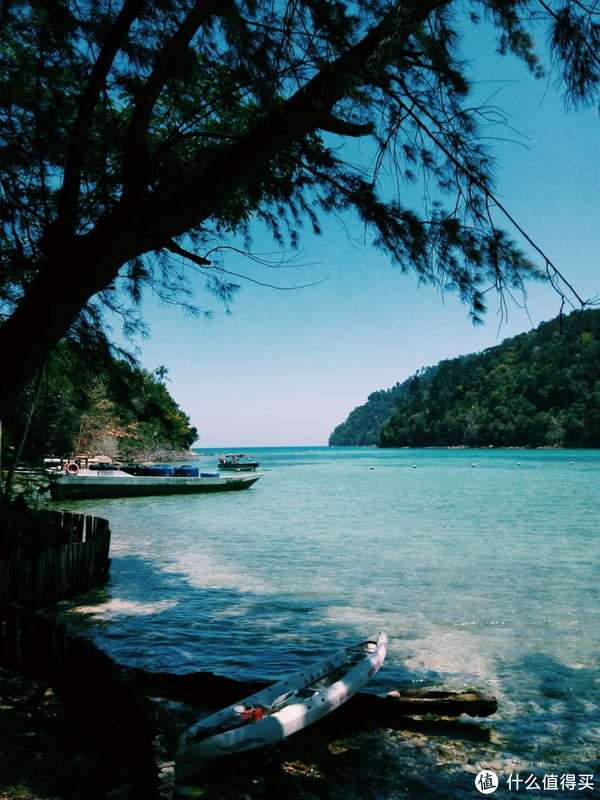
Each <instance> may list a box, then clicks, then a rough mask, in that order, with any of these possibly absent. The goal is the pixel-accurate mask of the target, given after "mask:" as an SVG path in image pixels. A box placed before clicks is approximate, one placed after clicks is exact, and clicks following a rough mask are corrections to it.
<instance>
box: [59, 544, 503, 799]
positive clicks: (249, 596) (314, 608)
mask: <svg viewBox="0 0 600 800" xmlns="http://www.w3.org/2000/svg"><path fill="white" fill-rule="evenodd" d="M113 569H114V571H115V575H118V581H115V583H118V593H117V591H116V590H115V588H114V585H113V586H111V584H109V585H108V586H107V587H106V588H105V589H102V590H96V591H95V592H92V593H90V594H88V595H86V596H85V597H82V598H78V600H77V602H76V603H75V602H71V603H65V604H62V609H61V617H62V618H63V619H65V620H67V621H68V623H69V626H70V627H71V628H72V629H74V630H76V631H79V632H82V633H84V634H86V635H90V636H92V637H93V638H94V639H95V641H96V642H97V643H98V644H99V646H100V647H102V648H103V649H105V650H106V651H107V652H109V653H110V655H112V656H113V657H114V658H115V659H116V660H117V661H119V662H121V663H125V664H131V665H135V666H138V667H139V666H142V667H146V668H148V669H154V670H158V669H163V668H165V665H168V666H166V668H167V669H170V670H171V671H175V672H180V673H183V672H192V671H201V670H210V671H214V672H217V673H220V674H224V675H228V676H231V677H237V678H240V677H242V678H251V677H252V678H254V679H259V678H260V679H267V680H269V679H276V678H278V677H279V676H280V675H281V674H284V673H285V672H288V671H290V669H297V668H298V667H299V666H301V665H304V664H306V662H307V660H313V659H315V658H319V657H320V656H322V655H325V654H326V653H327V652H329V651H330V650H331V649H332V648H337V647H340V646H344V645H345V644H352V643H354V642H355V641H356V640H357V638H359V637H360V636H362V634H364V633H369V632H368V631H366V632H365V631H360V632H359V631H358V630H357V628H356V627H355V626H352V625H351V624H350V623H348V622H346V623H345V624H344V623H339V624H338V623H333V622H331V621H324V617H325V616H326V613H325V612H326V611H327V608H328V603H327V601H325V600H323V599H318V600H317V599H315V600H314V602H313V603H312V604H308V603H307V601H306V597H305V598H303V599H302V601H295V600H294V598H292V597H289V596H288V595H286V594H285V593H283V592H282V593H279V594H269V595H260V594H258V593H254V592H247V591H245V592H244V591H241V590H235V589H234V590H232V589H229V588H228V589H223V588H202V587H197V586H193V585H190V583H189V581H188V580H187V576H186V575H185V574H182V573H176V572H164V571H161V570H159V569H157V568H156V566H155V565H154V564H153V562H152V561H149V560H145V559H143V558H141V557H139V556H123V557H116V558H115V559H114V561H113ZM267 612H268V613H267ZM140 615H143V618H144V621H143V625H140ZM117 616H118V618H119V619H118V623H119V624H118V625H112V624H111V622H112V620H114V619H115V617H117ZM190 620H193V622H190ZM265 620H268V623H266V622H265ZM290 631H294V633H293V634H292V635H290ZM274 637H282V638H283V637H286V638H287V639H288V640H289V648H288V660H287V661H285V662H284V661H282V660H279V661H274V660H273V657H272V651H271V649H270V646H269V642H270V641H271V640H272V639H273V638H274ZM169 648H170V649H171V650H173V648H175V649H176V650H177V652H178V653H185V652H189V653H190V654H191V657H189V658H183V659H181V660H180V661H179V662H177V661H176V659H175V658H174V657H173V653H172V652H170V653H169V652H168V650H169ZM244 648H254V649H255V650H258V651H262V652H263V656H262V658H261V659H259V660H256V659H253V662H254V664H256V665H257V666H256V667H255V669H260V673H253V674H251V675H250V674H248V673H247V671H245V670H244V665H243V659H242V653H243V650H244ZM278 649H281V647H279V648H278ZM393 673H394V680H393V683H394V684H395V685H399V684H401V685H402V686H405V687H411V686H419V687H422V686H424V685H427V684H430V683H434V682H435V675H434V674H432V673H431V672H427V673H426V674H421V673H419V672H414V671H411V670H409V669H407V668H406V667H404V666H402V665H401V664H394V666H393ZM440 682H441V677H440ZM388 683H389V681H380V680H376V681H375V683H374V685H373V687H372V688H373V690H374V691H378V692H381V693H384V692H385V691H386V690H387V688H389V687H388V686H387V685H386V684H388ZM240 699H241V698H240ZM179 732H180V731H179ZM490 736H491V734H490V729H489V728H488V727H486V726H480V725H477V724H476V723H474V722H473V723H472V722H467V723H461V722H451V721H439V722H434V721H427V720H418V719H417V720H411V719H408V718H407V719H402V718H393V717H391V716H390V718H389V719H386V720H385V727H382V726H381V721H375V720H373V719H367V718H365V717H358V716H354V715H353V713H352V711H351V707H346V708H343V709H340V711H339V713H335V714H333V715H331V717H329V718H328V719H326V720H323V721H322V722H321V723H320V724H319V725H316V726H313V727H311V728H310V729H308V730H307V731H304V732H301V733H299V734H297V735H295V736H294V737H292V738H290V739H289V740H286V741H285V742H283V743H281V744H280V745H279V746H278V747H276V748H274V749H271V750H268V751H259V752H257V753H255V754H248V755H246V756H243V757H240V758H238V759H236V761H235V769H231V768H223V767H222V766H221V767H217V768H216V769H213V770H209V771H208V772H206V773H205V774H203V775H202V776H200V777H199V781H198V782H197V787H196V791H197V792H199V793H200V794H199V795H198V796H204V797H215V798H216V797H225V798H232V800H233V798H236V800H237V798H239V797H244V796H249V797H251V798H255V797H267V796H269V797H273V796H277V797H290V798H304V799H305V800H310V798H311V797H312V798H316V797H321V798H327V800H329V798H332V799H333V798H353V797H356V798H357V800H358V798H360V800H362V798H369V797H373V798H386V800H387V798H392V797H411V798H412V797H414V798H429V797H439V796H444V797H461V796H463V793H464V796H472V785H473V778H472V775H471V774H470V773H468V772H465V771H464V770H463V769H462V764H463V763H464V761H465V759H466V757H467V753H468V752H469V750H471V749H472V748H474V749H475V750H477V752H479V751H480V750H481V752H484V751H485V752H488V751H489V747H490ZM459 767H460V768H459ZM440 792H441V793H442V794H440Z"/></svg>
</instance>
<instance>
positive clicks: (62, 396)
mask: <svg viewBox="0 0 600 800" xmlns="http://www.w3.org/2000/svg"><path fill="white" fill-rule="evenodd" d="M166 374H167V370H166V369H165V368H164V367H160V368H159V369H157V370H155V371H148V370H145V369H142V368H140V367H138V366H133V365H131V364H130V363H128V362H127V361H125V360H120V359H117V358H115V357H114V356H113V355H111V354H110V352H109V351H108V350H106V349H105V348H103V347H98V348H97V349H90V348H89V347H86V346H82V345H80V344H78V343H77V342H74V341H64V342H62V343H61V344H60V345H59V346H58V348H56V350H55V351H54V353H53V355H52V356H51V358H50V359H49V362H48V364H47V365H46V368H45V370H44V374H43V378H42V381H41V387H40V394H39V398H38V401H37V404H36V405H35V411H34V415H33V418H32V422H31V427H30V430H29V434H28V437H27V443H26V446H25V449H24V451H23V460H24V461H25V462H34V461H35V460H36V459H38V458H39V457H41V456H43V455H55V456H62V457H67V456H70V455H71V454H73V453H75V452H80V453H88V454H90V455H99V454H102V455H107V456H110V457H112V458H115V457H124V458H136V457H148V458H152V457H153V454H155V453H157V452H158V451H160V450H182V449H187V448H188V447H189V446H190V445H191V444H192V443H193V442H194V441H195V440H196V438H197V435H198V434H197V431H196V429H195V428H193V427H191V426H190V420H189V417H188V416H187V415H186V414H185V413H184V412H183V411H182V410H181V409H180V408H179V406H178V405H177V403H176V402H175V400H174V399H173V398H172V397H171V395H170V394H169V391H168V389H167V386H166V385H165V380H166ZM33 393H34V389H33V388H31V387H30V388H29V389H28V391H27V392H25V393H24V396H23V398H22V402H21V404H20V408H19V412H18V415H17V416H16V417H14V418H13V419H12V420H10V421H8V424H7V431H6V434H7V435H6V437H5V440H6V441H5V443H4V444H5V452H6V456H8V457H9V458H8V460H10V452H11V445H12V446H14V445H15V444H16V442H17V441H18V438H19V437H20V434H21V431H22V429H23V426H24V424H25V420H26V417H27V412H28V410H29V407H30V404H31V400H32V396H33Z"/></svg>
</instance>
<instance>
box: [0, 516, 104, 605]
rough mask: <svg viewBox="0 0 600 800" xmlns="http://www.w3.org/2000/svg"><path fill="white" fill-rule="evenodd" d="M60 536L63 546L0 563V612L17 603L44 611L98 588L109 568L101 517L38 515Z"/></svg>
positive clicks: (47, 548) (48, 548)
mask: <svg viewBox="0 0 600 800" xmlns="http://www.w3.org/2000/svg"><path fill="white" fill-rule="evenodd" d="M42 519H43V521H45V522H48V521H52V522H54V523H55V524H57V525H59V526H60V527H61V528H62V529H63V532H64V539H63V541H64V542H65V543H64V544H59V545H56V546H53V547H46V548H44V549H42V550H40V552H39V553H36V554H35V555H33V556H31V557H30V558H14V559H10V560H8V561H0V608H2V607H3V606H6V605H8V604H9V603H18V604H19V605H21V606H26V607H28V608H44V607H46V606H49V605H52V604H53V603H56V602H57V601H58V600H62V599H63V598H66V597H71V596H73V595H76V594H81V593H82V592H87V591H89V589H91V588H92V587H93V586H98V585H100V584H102V583H104V582H105V581H106V580H107V578H108V571H109V567H110V558H109V550H110V527H109V524H108V520H106V519H102V518H101V517H91V516H84V515H83V514H71V513H68V512H63V511H44V512H40V521H41V520H42Z"/></svg>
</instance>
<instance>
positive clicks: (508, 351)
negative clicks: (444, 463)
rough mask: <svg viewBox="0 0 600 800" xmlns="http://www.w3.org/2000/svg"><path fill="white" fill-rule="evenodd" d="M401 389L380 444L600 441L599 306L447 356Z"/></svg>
mask: <svg viewBox="0 0 600 800" xmlns="http://www.w3.org/2000/svg"><path fill="white" fill-rule="evenodd" d="M401 388H402V392H401V393H400V396H398V397H396V398H394V402H393V404H392V405H391V407H390V411H389V414H388V416H387V418H386V419H385V420H384V422H383V423H382V425H381V427H380V429H379V436H378V442H377V443H378V444H379V445H380V446H382V447H405V446H409V447H428V446H440V447H444V446H471V447H486V446H489V445H493V446H494V447H518V446H522V447H600V311H598V310H593V309H592V310H588V311H585V312H582V313H573V314H571V315H570V316H568V317H565V318H563V320H562V323H561V321H560V320H559V319H554V320H552V321H550V322H547V323H543V324H542V325H540V326H539V327H538V328H537V329H536V330H534V331H530V332H529V333H526V334H522V335H520V336H515V337H514V338H511V339H507V340H506V341H504V342H503V343H502V344H500V345H498V346H497V347H492V348H489V349H488V350H485V351H484V352H482V353H476V354H473V355H468V356H462V357H460V358H455V359H451V360H448V361H442V362H440V363H439V364H438V365H437V367H435V368H433V369H432V370H428V371H427V372H426V373H425V374H424V375H420V374H417V375H415V376H414V377H413V378H411V379H409V380H408V381H406V382H405V383H404V384H402V387H401ZM377 394H380V393H377ZM367 405H368V404H367ZM363 408H365V407H363ZM357 411H358V409H357ZM355 413H356V412H353V414H355ZM363 414H364V412H363ZM350 416H351V417H352V415H350ZM348 420H349V421H350V417H349V418H348ZM336 430H337V429H336ZM369 435H370V436H371V435H372V432H371V431H370V432H369ZM332 438H333V437H332ZM331 443H332V444H334V443H341V442H333V441H332V442H331ZM344 443H347V444H358V443H359V435H356V436H355V438H354V440H353V441H346V442H344Z"/></svg>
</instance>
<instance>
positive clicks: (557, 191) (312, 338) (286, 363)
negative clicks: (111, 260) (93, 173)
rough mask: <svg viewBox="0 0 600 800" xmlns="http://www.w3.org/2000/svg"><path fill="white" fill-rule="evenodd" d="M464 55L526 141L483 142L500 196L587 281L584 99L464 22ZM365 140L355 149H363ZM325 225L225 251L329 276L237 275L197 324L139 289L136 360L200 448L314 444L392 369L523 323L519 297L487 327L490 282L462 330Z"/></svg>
mask: <svg viewBox="0 0 600 800" xmlns="http://www.w3.org/2000/svg"><path fill="white" fill-rule="evenodd" d="M467 54H468V56H469V58H470V59H471V60H472V65H473V71H472V73H471V74H472V75H473V76H474V78H475V80H476V82H477V83H476V86H475V96H476V98H477V99H481V100H483V99H486V98H488V97H489V96H490V95H491V94H492V93H494V92H495V93H496V94H495V96H494V98H493V102H494V104H496V105H498V106H501V107H502V109H503V110H504V111H506V112H507V113H508V114H509V115H510V125H511V126H512V127H514V128H515V129H517V130H518V131H519V133H520V134H522V136H520V137H519V139H520V141H522V142H523V143H524V144H525V145H526V146H525V147H524V146H521V145H519V144H516V143H513V142H496V141H494V142H491V145H492V150H493V152H494V153H495V155H496V157H497V160H498V181H497V186H498V194H499V195H500V197H501V199H502V202H503V203H505V204H506V205H507V206H508V208H509V209H510V210H511V213H513V215H514V216H516V217H517V218H518V220H519V222H520V223H521V224H522V226H523V227H524V228H525V229H526V230H527V231H528V232H529V233H530V235H531V236H532V237H533V238H534V239H535V240H536V241H537V242H539V243H540V244H541V245H542V246H543V248H544V250H545V251H546V252H547V253H548V254H549V255H550V257H551V258H552V259H553V260H554V262H555V263H556V264H557V265H558V266H559V267H560V268H561V270H563V271H564V273H565V274H566V275H567V276H568V277H569V279H570V280H571V281H572V282H573V283H574V284H575V285H576V287H577V289H578V291H579V292H580V294H582V295H584V296H592V295H594V294H596V292H598V290H600V269H599V256H598V253H599V250H600V191H599V190H600V168H599V159H600V155H599V154H600V148H599V147H598V144H599V141H600V137H599V136H598V131H599V128H598V124H599V122H598V115H597V112H596V111H594V110H589V111H585V112H582V111H578V112H575V111H570V112H568V113H567V112H566V111H565V109H564V105H563V101H562V95H561V90H560V89H558V90H557V88H556V86H555V76H553V75H550V77H549V78H548V79H542V80H537V81H536V80H534V79H533V78H532V77H531V76H530V75H529V74H528V73H527V71H526V69H525V67H524V66H523V65H522V64H520V63H519V62H517V61H516V60H515V59H513V58H503V59H501V58H499V57H497V56H496V55H495V54H494V52H493V42H492V39H491V37H490V36H489V32H488V31H486V30H485V29H480V30H479V32H478V33H476V34H473V33H470V34H469V40H468V51H467ZM490 134H494V135H496V136H506V135H507V132H506V131H502V130H496V131H490ZM508 135H509V136H511V137H512V138H517V137H515V136H514V135H513V134H511V133H510V132H509V133H508ZM363 147H364V151H363V156H364V158H365V159H367V158H368V157H369V152H368V147H366V146H363ZM417 201H418V197H417ZM323 222H324V225H323V235H322V236H321V237H315V236H313V235H309V234H308V233H307V234H306V235H305V236H304V238H303V241H302V253H301V256H300V257H299V261H300V262H301V263H309V262H310V263H311V264H312V266H307V267H302V268H298V269H291V270H284V271H274V270H270V269H268V268H265V267H258V266H256V265H250V264H248V263H244V260H243V259H242V258H241V257H238V256H235V255H234V256H231V257H229V256H228V257H227V260H226V263H225V266H227V267H228V268H229V269H233V270H235V271H238V272H243V273H246V274H250V275H253V276H254V277H256V278H258V279H259V280H263V281H269V282H274V283H282V284H288V285H291V284H293V283H305V282H307V281H314V280H318V279H320V278H322V277H324V276H329V277H328V278H327V280H326V281H325V282H324V283H321V284H320V285H318V286H313V287H310V288H307V289H301V290H298V291H295V292H277V291H275V290H272V289H267V288H259V287H257V286H253V285H252V284H244V287H243V289H242V291H241V292H240V293H239V294H238V296H237V298H236V299H235V301H234V303H233V305H232V314H230V315H227V314H226V313H225V310H224V308H222V307H220V306H219V304H218V302H216V301H215V300H214V299H212V298H210V296H205V297H201V298H200V302H201V303H202V304H203V305H204V307H206V308H211V309H213V310H214V312H215V314H214V316H213V318H212V319H211V320H210V321H206V320H203V319H196V320H191V319H188V318H185V317H184V316H183V315H182V313H181V312H180V311H179V310H177V309H175V308H171V307H164V306H161V305H160V304H158V303H157V302H156V301H154V300H153V299H152V298H148V299H147V300H146V304H145V307H144V315H145V318H146V319H147V321H148V323H149V325H150V332H151V338H150V339H149V340H148V341H139V342H138V345H139V347H140V351H141V356H140V357H141V361H142V363H143V364H144V365H145V366H146V367H148V368H154V367H156V366H158V365H161V364H164V365H165V366H167V367H168V369H169V373H170V384H169V388H170V390H171V392H172V393H173V395H174V396H175V398H176V400H177V401H178V402H179V403H180V405H181V406H182V407H183V408H184V409H185V410H186V411H187V413H189V414H190V416H191V418H192V422H193V424H195V425H196V427H197V428H198V430H199V432H200V437H201V438H200V441H199V443H198V444H199V445H200V446H204V447H233V446H239V447H251V446H252V445H285V444H313V445H314V444H325V443H326V442H327V438H328V436H329V433H330V432H331V430H332V429H333V427H334V426H335V425H336V424H338V423H339V422H341V421H342V420H343V419H344V418H345V417H346V415H347V414H348V413H349V411H351V410H352V409H353V408H354V407H355V406H356V405H358V404H360V403H363V402H364V401H365V400H366V397H367V395H368V394H369V393H370V392H371V391H373V390H375V389H380V388H385V387H388V386H390V385H392V384H394V383H395V382H396V381H402V380H404V379H405V378H407V377H408V376H409V375H410V374H411V373H413V372H414V371H415V370H416V369H418V368H419V367H423V366H427V365H430V364H434V363H436V362H437V361H439V360H440V359H443V358H449V357H452V356H456V355H460V354H463V353H468V352H473V351H477V350H482V349H484V348H486V347H489V346H491V345H494V344H497V343H499V342H500V341H501V340H502V339H504V338H506V337H508V336H512V335H514V334H516V333H520V332H522V331H525V330H529V329H530V328H531V322H530V320H529V318H528V316H527V314H526V313H525V312H524V311H523V310H521V309H519V308H518V307H516V306H511V307H510V308H509V318H508V320H507V321H505V322H504V323H503V324H502V325H501V327H499V322H500V321H499V317H498V315H497V307H496V304H495V298H492V297H491V296H489V295H488V297H489V299H490V308H489V312H488V314H487V319H486V323H485V325H484V326H483V327H473V325H472V324H471V322H470V321H469V319H468V315H467V309H466V308H465V307H464V306H462V305H461V304H460V303H459V301H458V300H457V298H456V297H454V296H452V295H447V296H445V297H444V298H442V297H441V296H440V294H439V293H438V292H436V290H435V289H433V288H430V287H418V286H417V281H416V278H415V277H414V276H412V275H401V274H400V273H399V272H398V271H397V270H395V269H394V267H393V266H392V265H391V263H390V260H389V259H388V258H387V257H386V256H385V255H384V254H382V253H380V252H378V251H377V250H374V249H373V248H371V247H369V245H368V243H366V244H365V245H364V246H357V245H356V243H351V242H350V241H349V240H348V237H347V234H346V231H345V230H344V228H343V227H342V226H341V225H340V223H339V222H338V221H336V220H323ZM349 223H350V231H351V233H352V234H354V235H356V236H357V237H358V238H359V239H362V235H361V234H362V231H361V229H360V227H359V226H358V225H357V224H356V223H353V222H352V221H351V220H350V221H349ZM505 227H507V226H505ZM507 229H508V228H507ZM254 237H255V241H254V249H255V251H256V252H261V253H266V252H268V253H271V254H272V257H276V256H274V250H275V246H274V244H273V242H272V241H271V240H269V239H268V238H267V237H266V236H264V234H263V233H262V232H261V230H260V229H259V228H256V229H255V231H254ZM515 237H516V238H518V237H517V235H516V232H515ZM528 310H529V316H530V317H531V320H532V322H533V324H534V325H537V324H539V322H541V321H542V320H546V319H550V318H551V317H553V316H555V315H556V314H557V312H558V310H559V300H558V298H557V296H556V294H555V293H554V292H553V291H552V290H551V289H550V288H549V287H548V286H545V285H539V284H530V285H529V287H528Z"/></svg>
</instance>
